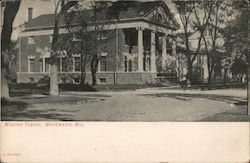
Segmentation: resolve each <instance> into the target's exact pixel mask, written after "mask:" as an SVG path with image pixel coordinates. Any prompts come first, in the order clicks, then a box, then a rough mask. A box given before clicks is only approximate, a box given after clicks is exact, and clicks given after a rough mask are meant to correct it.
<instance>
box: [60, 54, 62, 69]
mask: <svg viewBox="0 0 250 163" xmlns="http://www.w3.org/2000/svg"><path fill="white" fill-rule="evenodd" d="M60 72H62V57H60Z"/></svg>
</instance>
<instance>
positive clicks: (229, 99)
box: [143, 93, 247, 106]
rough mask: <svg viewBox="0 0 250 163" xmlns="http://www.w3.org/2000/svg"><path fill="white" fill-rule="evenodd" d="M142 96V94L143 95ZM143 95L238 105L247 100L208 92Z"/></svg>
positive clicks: (245, 103)
mask: <svg viewBox="0 0 250 163" xmlns="http://www.w3.org/2000/svg"><path fill="white" fill-rule="evenodd" d="M143 96H144V95H143ZM145 96H151V97H168V98H174V99H177V100H182V101H189V100H192V99H194V98H202V99H207V100H216V101H222V102H226V103H229V104H234V105H236V106H238V105H240V106H241V105H247V100H246V99H243V98H236V97H232V96H221V95H208V94H183V93H156V94H146V95H145Z"/></svg>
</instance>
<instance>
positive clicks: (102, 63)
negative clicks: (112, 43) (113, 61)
mask: <svg viewBox="0 0 250 163" xmlns="http://www.w3.org/2000/svg"><path fill="white" fill-rule="evenodd" d="M100 71H107V61H106V56H101V59H100Z"/></svg>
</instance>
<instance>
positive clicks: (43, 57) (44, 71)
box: [43, 57, 45, 72]
mask: <svg viewBox="0 0 250 163" xmlns="http://www.w3.org/2000/svg"><path fill="white" fill-rule="evenodd" d="M43 72H45V57H43Z"/></svg>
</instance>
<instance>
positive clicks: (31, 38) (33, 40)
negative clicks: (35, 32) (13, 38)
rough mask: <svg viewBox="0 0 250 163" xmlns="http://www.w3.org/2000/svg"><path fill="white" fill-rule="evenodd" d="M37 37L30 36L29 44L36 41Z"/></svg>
mask: <svg viewBox="0 0 250 163" xmlns="http://www.w3.org/2000/svg"><path fill="white" fill-rule="evenodd" d="M34 38H35V37H34V36H30V37H28V44H34V43H35V39H34Z"/></svg>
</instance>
